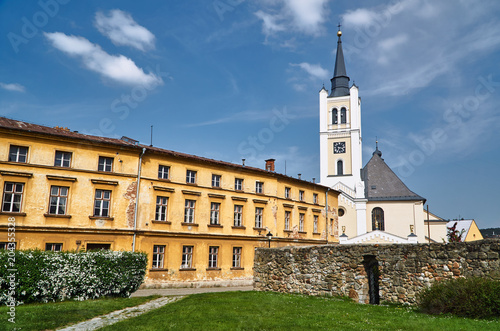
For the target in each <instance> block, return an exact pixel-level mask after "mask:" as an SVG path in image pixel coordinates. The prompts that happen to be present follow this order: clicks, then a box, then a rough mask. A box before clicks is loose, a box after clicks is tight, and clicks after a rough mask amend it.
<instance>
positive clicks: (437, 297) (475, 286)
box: [418, 277, 500, 318]
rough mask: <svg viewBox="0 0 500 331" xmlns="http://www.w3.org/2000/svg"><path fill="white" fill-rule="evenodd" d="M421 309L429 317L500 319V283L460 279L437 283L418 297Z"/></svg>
mask: <svg viewBox="0 0 500 331" xmlns="http://www.w3.org/2000/svg"><path fill="white" fill-rule="evenodd" d="M418 304H419V307H420V309H421V310H422V311H423V312H425V313H428V314H446V313H449V314H453V315H457V316H463V317H472V318H490V317H498V316H500V281H497V280H492V279H488V278H476V277H472V278H458V279H453V280H444V281H439V282H435V283H434V284H433V285H432V286H431V287H430V288H428V289H426V290H424V291H422V292H421V293H420V294H419V296H418Z"/></svg>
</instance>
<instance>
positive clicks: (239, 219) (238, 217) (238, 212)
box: [234, 205, 243, 226]
mask: <svg viewBox="0 0 500 331" xmlns="http://www.w3.org/2000/svg"><path fill="white" fill-rule="evenodd" d="M234 226H243V206H240V205H235V206H234Z"/></svg>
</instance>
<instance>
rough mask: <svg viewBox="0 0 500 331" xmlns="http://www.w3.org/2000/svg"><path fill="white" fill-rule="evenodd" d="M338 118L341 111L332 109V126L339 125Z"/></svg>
mask: <svg viewBox="0 0 500 331" xmlns="http://www.w3.org/2000/svg"><path fill="white" fill-rule="evenodd" d="M338 116H339V111H338V110H337V108H333V109H332V124H339V120H338Z"/></svg>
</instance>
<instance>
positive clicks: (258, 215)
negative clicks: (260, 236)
mask: <svg viewBox="0 0 500 331" xmlns="http://www.w3.org/2000/svg"><path fill="white" fill-rule="evenodd" d="M263 214H264V208H259V207H256V208H255V227H256V228H262V215H263Z"/></svg>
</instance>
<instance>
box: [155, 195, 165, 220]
mask: <svg viewBox="0 0 500 331" xmlns="http://www.w3.org/2000/svg"><path fill="white" fill-rule="evenodd" d="M167 213H168V197H163V196H159V195H158V196H157V197H156V210H155V221H159V222H166V221H167Z"/></svg>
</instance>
